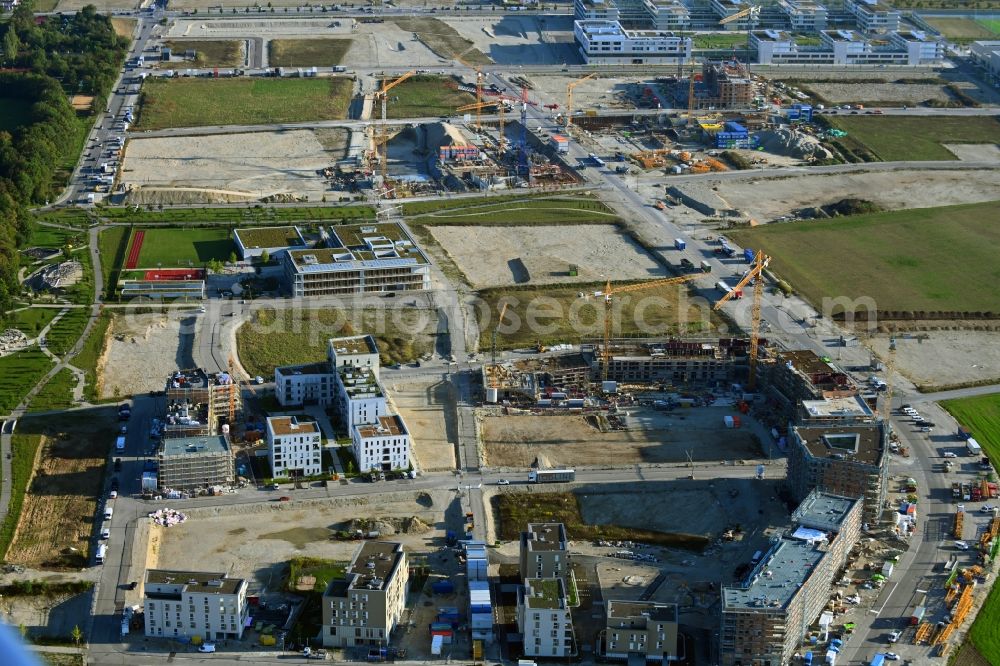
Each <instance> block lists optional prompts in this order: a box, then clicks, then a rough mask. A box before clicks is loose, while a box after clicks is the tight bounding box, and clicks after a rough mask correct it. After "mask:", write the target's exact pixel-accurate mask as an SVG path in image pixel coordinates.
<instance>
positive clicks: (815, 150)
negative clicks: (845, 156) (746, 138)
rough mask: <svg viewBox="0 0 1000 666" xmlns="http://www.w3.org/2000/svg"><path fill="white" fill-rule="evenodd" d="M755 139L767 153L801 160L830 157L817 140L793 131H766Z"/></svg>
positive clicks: (782, 129)
mask: <svg viewBox="0 0 1000 666" xmlns="http://www.w3.org/2000/svg"><path fill="white" fill-rule="evenodd" d="M757 138H758V139H759V140H760V145H761V146H762V147H763V148H764V150H766V151H768V152H769V153H775V154H778V155H789V156H791V157H798V158H801V159H805V158H808V157H815V158H816V159H820V160H822V159H828V158H829V157H831V155H830V152H829V151H828V150H827V149H826V148H824V147H823V146H821V145H820V143H819V139H817V138H816V137H814V136H812V135H810V134H803V133H802V132H796V131H795V130H793V129H787V128H781V129H777V130H768V131H765V132H761V133H759V134H758V135H757Z"/></svg>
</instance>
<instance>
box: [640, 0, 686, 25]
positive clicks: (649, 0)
mask: <svg viewBox="0 0 1000 666" xmlns="http://www.w3.org/2000/svg"><path fill="white" fill-rule="evenodd" d="M643 5H644V6H645V8H646V13H647V14H648V15H649V23H650V26H651V27H652V28H653V30H688V29H690V28H691V10H690V9H688V7H687V5H685V4H684V3H683V2H680V0H643Z"/></svg>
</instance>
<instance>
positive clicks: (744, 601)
mask: <svg viewBox="0 0 1000 666" xmlns="http://www.w3.org/2000/svg"><path fill="white" fill-rule="evenodd" d="M826 553H827V551H826V550H825V548H823V547H820V546H819V545H816V544H811V543H809V542H807V541H798V540H795V539H788V538H783V539H782V540H781V542H780V543H779V545H778V547H777V549H776V550H775V552H774V554H773V555H772V556H771V558H770V559H769V560H767V561H766V562H765V563H764V566H763V567H762V568H761V573H760V575H759V576H757V577H756V578H755V579H754V580H753V582H751V584H750V586H749V587H747V588H746V589H744V588H741V587H724V588H723V589H722V606H723V610H724V611H725V610H739V609H750V608H758V609H763V610H773V611H777V610H782V609H784V608H786V607H787V606H788V602H789V601H791V600H792V598H793V597H794V596H795V594H796V593H797V592H798V591H799V588H800V586H801V584H802V583H803V582H804V581H805V580H806V579H807V578H809V576H810V575H812V572H813V570H814V569H815V568H816V565H817V564H819V561H820V560H822V559H823V557H824V556H825V555H826Z"/></svg>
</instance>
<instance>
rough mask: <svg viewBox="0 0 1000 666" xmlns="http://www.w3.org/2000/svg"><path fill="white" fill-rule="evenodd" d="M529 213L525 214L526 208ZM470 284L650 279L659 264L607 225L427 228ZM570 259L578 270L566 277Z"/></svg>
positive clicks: (477, 286)
mask: <svg viewBox="0 0 1000 666" xmlns="http://www.w3.org/2000/svg"><path fill="white" fill-rule="evenodd" d="M529 214H530V213H529ZM429 228H430V230H431V233H432V234H433V235H434V239H435V240H436V241H437V242H438V243H440V245H441V247H442V248H444V250H445V252H447V253H448V254H449V256H451V258H452V259H453V260H454V261H455V263H456V264H458V267H459V268H460V269H461V270H462V272H463V273H465V276H466V277H467V278H468V279H469V282H470V284H471V285H472V286H473V287H475V288H476V289H481V288H484V287H498V286H507V285H515V284H553V283H574V282H591V281H600V280H602V279H604V278H606V277H608V276H613V277H614V279H615V280H626V279H630V278H636V279H641V278H651V277H655V276H658V275H661V274H662V272H663V271H662V269H661V268H660V267H659V266H658V265H657V263H656V262H655V261H653V259H652V257H650V256H649V255H648V254H647V253H646V251H645V250H643V249H642V248H641V247H639V246H638V245H636V244H635V242H633V241H632V240H631V239H629V238H627V237H625V236H623V235H622V234H621V233H620V232H619V231H618V229H617V228H616V227H615V226H613V225H605V224H594V225H578V226H569V225H565V226H538V227H476V228H475V229H474V230H473V229H472V228H471V227H464V226H463V227H458V226H455V227H452V226H432V227H429ZM570 264H574V265H576V266H577V267H578V270H579V275H578V276H577V277H570V276H569V275H568V269H569V266H570Z"/></svg>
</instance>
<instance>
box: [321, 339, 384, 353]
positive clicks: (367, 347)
mask: <svg viewBox="0 0 1000 666" xmlns="http://www.w3.org/2000/svg"><path fill="white" fill-rule="evenodd" d="M327 344H328V345H329V347H330V349H332V350H333V351H335V352H336V353H338V354H377V353H378V347H377V346H376V345H375V338H373V337H372V336H370V335H351V336H347V337H343V338H330V341H329V342H328V343H327Z"/></svg>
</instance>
